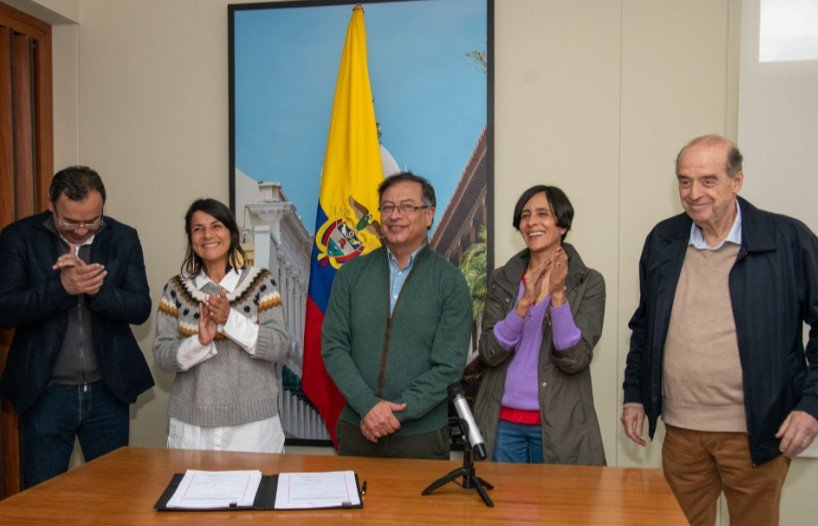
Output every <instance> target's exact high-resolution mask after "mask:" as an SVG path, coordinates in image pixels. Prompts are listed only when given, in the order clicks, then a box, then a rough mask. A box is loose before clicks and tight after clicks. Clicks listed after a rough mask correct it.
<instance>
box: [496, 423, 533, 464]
mask: <svg viewBox="0 0 818 526" xmlns="http://www.w3.org/2000/svg"><path fill="white" fill-rule="evenodd" d="M493 460H494V461H495V462H519V463H526V464H542V463H543V458H542V427H541V426H540V424H533V425H529V424H512V423H511V422H506V421H505V420H500V422H499V424H498V425H497V440H496V442H495V444H494V458H493Z"/></svg>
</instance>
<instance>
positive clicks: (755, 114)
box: [738, 0, 818, 524]
mask: <svg viewBox="0 0 818 526" xmlns="http://www.w3.org/2000/svg"><path fill="white" fill-rule="evenodd" d="M741 19H742V20H741V60H740V64H741V68H740V84H739V86H740V89H739V118H738V142H739V145H740V146H741V148H742V151H743V153H744V173H745V177H744V190H743V192H742V193H743V194H744V196H745V197H746V198H747V199H749V200H750V201H752V202H753V203H755V204H756V205H760V206H762V207H763V208H767V209H769V210H774V211H776V212H780V213H783V214H787V215H791V216H793V217H797V218H799V219H801V220H802V221H804V223H806V224H807V226H809V227H810V229H812V231H813V232H818V208H816V206H815V199H816V196H818V177H816V176H817V175H818V174H817V173H816V166H818V96H816V94H818V60H812V61H801V62H765V63H760V62H759V60H758V56H759V53H758V48H759V39H758V35H759V33H758V31H759V21H760V20H759V0H745V1H744V3H743V5H742V16H741ZM805 453H806V454H808V455H811V457H813V458H798V459H796V460H795V461H793V463H792V465H791V467H790V473H789V476H788V477H787V483H786V486H785V489H784V496H783V502H782V506H781V509H782V513H781V523H782V524H796V523H798V522H799V519H800V518H801V517H806V516H811V517H815V516H816V515H818V502H817V501H816V499H815V497H814V488H815V484H816V482H818V474H817V473H816V467H818V459H816V458H814V457H816V456H818V442H816V443H813V445H812V447H810V448H809V449H808V450H807V451H806V452H805ZM795 510H798V513H796V512H795ZM813 523H814V520H813ZM802 524H803V523H802Z"/></svg>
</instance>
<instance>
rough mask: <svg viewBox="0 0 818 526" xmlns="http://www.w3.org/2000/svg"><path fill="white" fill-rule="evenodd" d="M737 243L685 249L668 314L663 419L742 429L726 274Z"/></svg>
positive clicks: (740, 389) (698, 426)
mask: <svg viewBox="0 0 818 526" xmlns="http://www.w3.org/2000/svg"><path fill="white" fill-rule="evenodd" d="M738 250H739V246H738V245H735V244H732V243H725V244H724V245H723V246H722V247H721V248H719V249H718V250H715V251H710V250H698V249H696V248H694V247H693V246H689V247H688V248H687V253H686V254H685V259H684V264H683V265H682V271H681V275H680V276H679V283H678V285H677V287H676V296H675V297H674V300H673V310H672V311H671V315H670V327H669V328H668V334H667V341H666V343H665V353H664V373H663V379H662V399H663V402H662V419H663V420H664V421H665V423H666V424H670V425H673V426H676V427H682V428H685V429H695V430H698V431H729V432H746V431H747V424H746V418H745V414H744V389H743V382H742V370H741V362H740V361H739V354H738V342H737V339H736V325H735V322H734V320H733V309H732V304H731V302H730V290H729V286H728V277H729V275H730V269H731V268H732V267H733V264H734V263H735V260H736V256H737V254H738Z"/></svg>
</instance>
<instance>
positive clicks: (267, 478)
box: [153, 473, 364, 511]
mask: <svg viewBox="0 0 818 526" xmlns="http://www.w3.org/2000/svg"><path fill="white" fill-rule="evenodd" d="M184 476H185V474H184V473H176V474H174V475H173V477H172V478H171V479H170V484H168V487H167V488H165V491H164V492H162V496H161V497H159V500H158V501H156V504H154V505H153V509H155V510H158V511H242V510H274V509H276V507H275V502H276V490H277V489H278V475H262V476H261V482H260V483H259V485H258V491H257V492H256V498H255V500H254V501H253V505H252V506H228V507H223V508H194V509H192V508H168V501H169V500H170V499H171V497H173V494H174V493H175V492H176V489H177V488H178V487H179V484H181V483H182V478H183V477H184ZM355 488H356V489H357V490H358V502H359V504H352V503H349V504H347V503H344V504H342V505H340V506H330V507H327V508H304V509H332V508H363V506H364V499H363V496H362V495H361V485H360V484H359V483H358V474H357V473H356V474H355ZM286 511H290V510H286ZM296 511H297V510H296Z"/></svg>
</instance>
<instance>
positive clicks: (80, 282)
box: [51, 244, 108, 296]
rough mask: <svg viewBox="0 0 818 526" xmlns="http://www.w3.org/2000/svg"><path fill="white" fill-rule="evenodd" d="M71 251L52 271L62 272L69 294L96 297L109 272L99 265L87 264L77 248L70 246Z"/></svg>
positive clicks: (58, 260)
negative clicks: (78, 253)
mask: <svg viewBox="0 0 818 526" xmlns="http://www.w3.org/2000/svg"><path fill="white" fill-rule="evenodd" d="M69 246H70V248H71V250H69V251H68V252H67V253H65V254H63V255H62V256H60V257H59V258H58V259H57V261H56V263H54V265H52V267H51V268H52V269H54V270H59V271H60V282H61V283H62V286H63V288H65V291H66V292H68V294H70V295H72V296H78V295H80V294H89V295H91V296H95V295H96V294H97V293H99V289H100V288H101V287H102V284H103V282H104V280H105V276H107V275H108V272H107V271H106V270H105V267H104V266H103V265H100V264H99V263H91V264H90V265H89V264H87V263H85V261H83V260H82V259H80V257H79V256H78V255H77V246H76V245H73V244H71V245H69Z"/></svg>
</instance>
